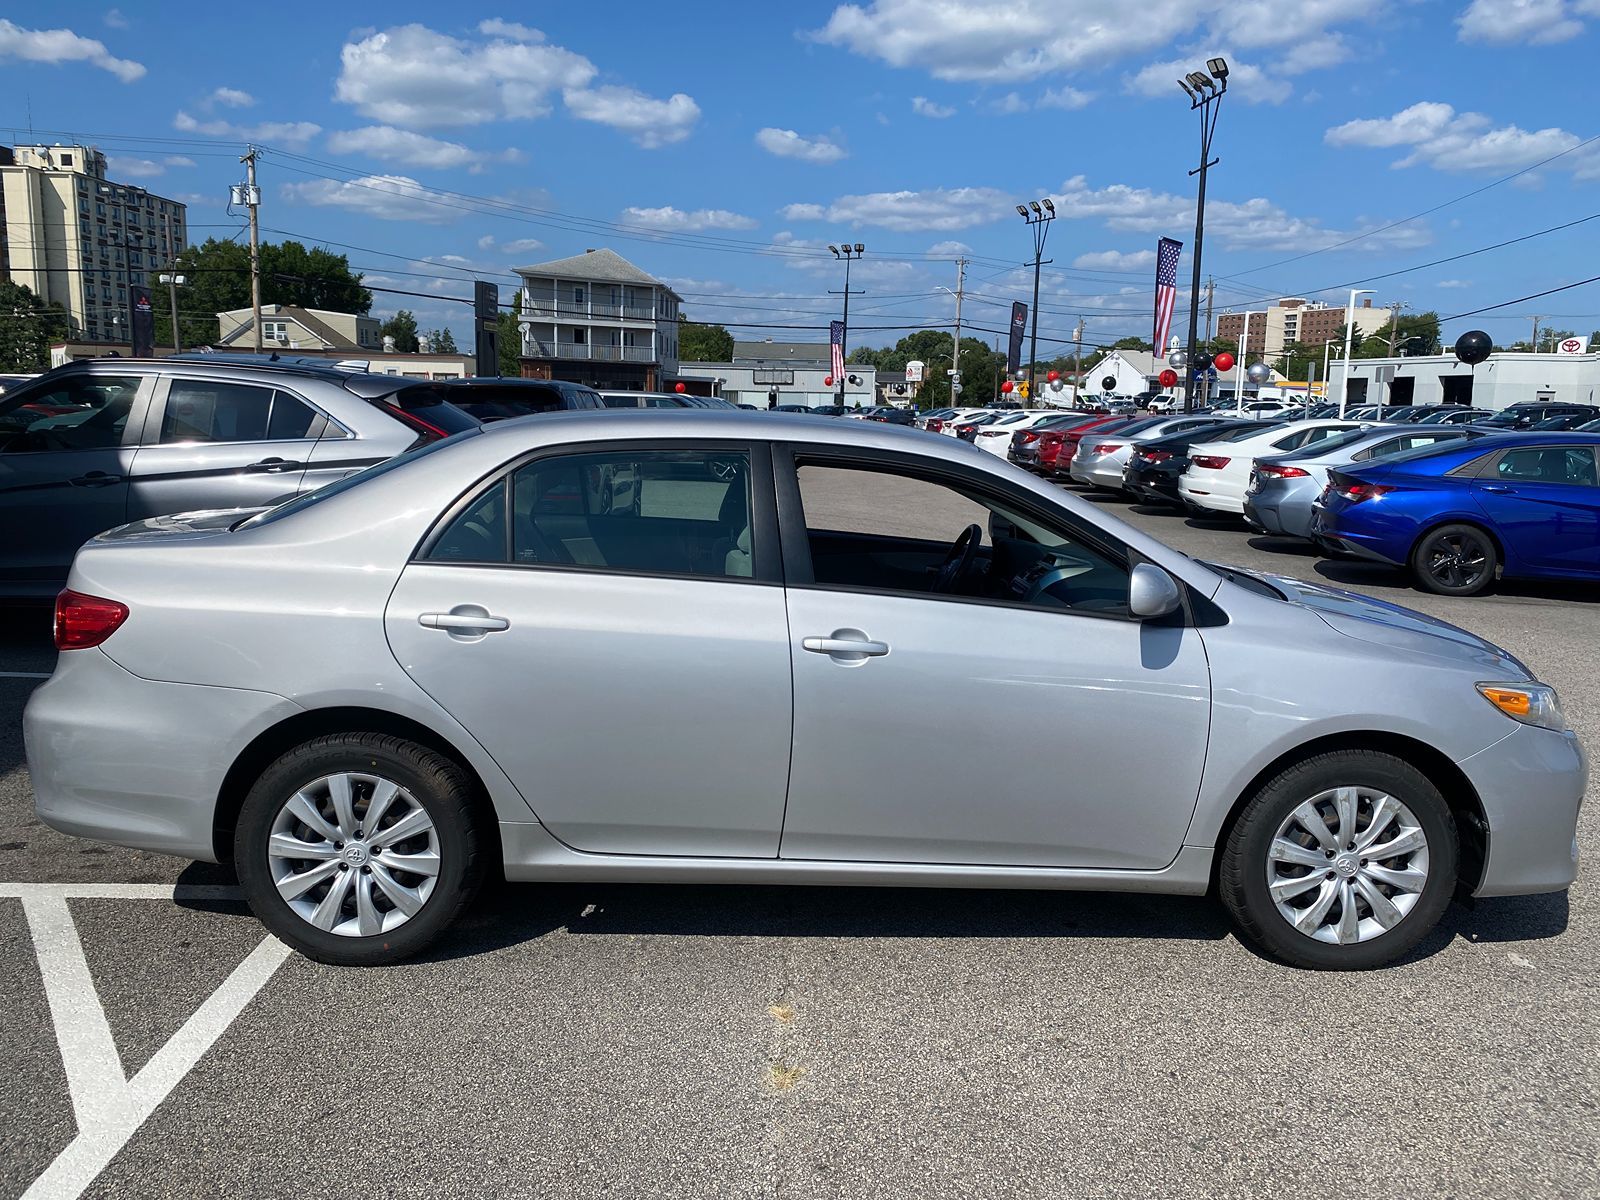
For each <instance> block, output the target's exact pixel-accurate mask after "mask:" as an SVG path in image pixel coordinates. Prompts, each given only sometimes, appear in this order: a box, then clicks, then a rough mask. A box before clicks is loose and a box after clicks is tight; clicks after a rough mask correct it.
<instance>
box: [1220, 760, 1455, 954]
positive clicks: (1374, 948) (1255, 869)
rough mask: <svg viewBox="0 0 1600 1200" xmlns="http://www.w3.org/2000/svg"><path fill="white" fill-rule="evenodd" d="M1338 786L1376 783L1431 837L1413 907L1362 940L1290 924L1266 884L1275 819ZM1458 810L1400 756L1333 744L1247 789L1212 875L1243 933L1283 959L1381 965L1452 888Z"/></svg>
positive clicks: (1423, 929) (1421, 931)
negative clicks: (1326, 938)
mask: <svg viewBox="0 0 1600 1200" xmlns="http://www.w3.org/2000/svg"><path fill="white" fill-rule="evenodd" d="M1338 787H1360V788H1375V789H1378V790H1381V791H1383V792H1386V793H1388V794H1389V795H1391V796H1393V797H1394V798H1395V799H1396V800H1398V801H1400V802H1401V803H1402V804H1404V805H1405V806H1406V807H1407V808H1409V809H1410V810H1411V812H1412V814H1413V815H1415V817H1416V819H1417V823H1418V825H1419V826H1420V827H1421V829H1422V831H1423V833H1424V834H1426V836H1427V840H1428V856H1429V863H1428V879H1427V882H1426V883H1425V884H1424V885H1423V888H1422V891H1421V893H1420V894H1419V895H1418V899H1417V902H1416V904H1415V906H1414V907H1413V908H1412V909H1411V911H1410V912H1408V913H1406V914H1405V916H1404V917H1403V918H1401V920H1400V921H1399V923H1398V924H1396V925H1395V926H1394V927H1393V928H1392V929H1390V930H1388V931H1387V932H1384V933H1381V934H1379V935H1378V936H1376V937H1373V938H1371V939H1369V940H1367V941H1360V942H1354V943H1351V944H1349V945H1338V944H1334V943H1329V942H1323V941H1318V940H1317V939H1315V938H1313V937H1311V936H1310V935H1308V934H1305V933H1301V932H1300V931H1299V930H1298V929H1296V928H1294V926H1293V925H1291V924H1290V923H1289V921H1288V920H1286V919H1285V918H1284V916H1283V915H1282V914H1281V913H1279V911H1278V908H1277V905H1276V903H1275V902H1274V900H1273V897H1272V894H1271V892H1270V890H1269V887H1268V880H1267V869H1268V863H1269V858H1268V851H1269V848H1270V847H1271V845H1272V841H1273V839H1274V838H1275V837H1276V835H1277V832H1278V829H1279V827H1280V825H1282V823H1283V822H1284V821H1285V820H1286V819H1287V818H1288V817H1289V815H1290V814H1291V813H1292V812H1293V811H1294V810H1295V809H1296V808H1298V807H1299V806H1300V805H1301V804H1303V803H1304V802H1305V801H1306V800H1308V799H1310V798H1312V797H1313V796H1316V795H1318V794H1319V793H1322V792H1325V791H1329V790H1331V789H1333V788H1338ZM1458 846H1459V843H1458V840H1457V834H1456V823H1455V818H1454V816H1453V815H1452V814H1451V812H1450V806H1449V805H1448V804H1447V803H1445V799H1444V797H1443V796H1442V795H1440V793H1439V789H1438V788H1436V787H1434V785H1433V784H1432V783H1431V782H1430V781H1429V780H1428V778H1427V776H1425V775H1424V774H1423V773H1422V772H1421V771H1419V770H1417V768H1416V767H1414V766H1412V765H1411V764H1410V763H1408V762H1406V761H1404V760H1403V759H1399V758H1395V757H1394V756H1393V755H1389V754H1382V753H1378V752H1376V751H1371V750H1336V751H1330V752H1328V753H1325V754H1318V755H1314V756H1312V757H1311V758H1307V759H1305V760H1304V761H1302V762H1299V763H1296V764H1295V765H1293V766H1291V767H1287V768H1285V769H1284V770H1283V771H1281V772H1279V773H1278V774H1277V775H1276V776H1274V777H1273V778H1272V779H1270V780H1268V781H1267V783H1266V784H1265V785H1264V786H1263V787H1262V788H1261V790H1260V791H1258V792H1257V793H1256V794H1255V795H1254V796H1253V797H1251V799H1250V801H1249V803H1247V804H1246V805H1245V807H1244V810H1243V811H1242V812H1241V813H1240V814H1239V819H1238V820H1237V821H1236V822H1235V823H1234V826H1233V829H1232V830H1231V832H1230V833H1229V835H1228V840H1227V844H1226V845H1225V846H1224V847H1223V851H1222V859H1221V862H1220V864H1219V866H1218V872H1217V882H1218V890H1219V892H1220V893H1221V898H1222V902H1223V904H1224V905H1225V906H1226V907H1227V909H1228V912H1229V913H1230V914H1231V915H1232V917H1233V920H1234V922H1235V924H1236V925H1237V926H1238V930H1239V933H1240V935H1241V936H1242V937H1244V938H1246V939H1247V940H1249V941H1250V942H1251V943H1252V944H1254V945H1255V946H1257V947H1258V948H1259V949H1261V950H1263V951H1264V952H1265V953H1267V954H1268V955H1270V956H1271V957H1273V958H1275V959H1277V960H1278V961H1280V962H1284V963H1287V964H1289V965H1290V966H1295V967H1306V968H1310V969H1313V970H1323V971H1360V970H1368V969H1371V968H1374V967H1382V966H1386V965H1388V964H1389V963H1391V962H1393V961H1394V960H1396V959H1397V958H1399V957H1401V956H1402V955H1404V954H1406V953H1407V952H1409V951H1410V950H1411V949H1413V948H1414V947H1415V946H1416V945H1417V943H1418V942H1420V941H1421V940H1422V939H1423V938H1424V937H1426V936H1427V935H1428V933H1429V931H1430V930H1432V929H1433V927H1434V925H1436V924H1437V923H1438V921H1439V918H1440V917H1441V916H1442V915H1443V914H1444V910H1445V909H1446V908H1447V907H1448V906H1449V903H1450V898H1451V896H1452V894H1453V893H1454V891H1455V885H1456V866H1457V862H1458V854H1459V850H1458Z"/></svg>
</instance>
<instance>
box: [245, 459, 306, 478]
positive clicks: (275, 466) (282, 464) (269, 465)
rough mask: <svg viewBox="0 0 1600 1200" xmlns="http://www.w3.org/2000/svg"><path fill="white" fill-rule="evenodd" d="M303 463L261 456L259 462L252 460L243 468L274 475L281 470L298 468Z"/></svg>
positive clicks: (303, 464)
mask: <svg viewBox="0 0 1600 1200" xmlns="http://www.w3.org/2000/svg"><path fill="white" fill-rule="evenodd" d="M303 466H305V463H297V462H290V461H289V460H288V459H287V458H263V459H262V460H261V461H260V462H253V463H251V464H250V465H249V466H248V467H246V468H245V470H246V471H264V472H266V473H267V474H271V475H276V474H278V473H279V472H281V471H293V470H298V469H299V468H300V467H303Z"/></svg>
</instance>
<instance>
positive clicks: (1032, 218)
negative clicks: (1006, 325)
mask: <svg viewBox="0 0 1600 1200" xmlns="http://www.w3.org/2000/svg"><path fill="white" fill-rule="evenodd" d="M1041 204H1042V205H1044V207H1043V208H1041V207H1039V206H1040V205H1041ZM1017 213H1018V215H1019V216H1021V217H1022V219H1023V220H1024V221H1026V222H1027V223H1028V228H1029V229H1031V230H1033V333H1032V334H1031V335H1030V337H1029V339H1028V403H1030V404H1032V403H1033V399H1034V397H1035V396H1037V395H1038V394H1039V381H1038V380H1037V379H1035V378H1034V376H1035V374H1036V373H1037V372H1038V370H1039V268H1040V267H1041V266H1043V265H1044V261H1045V260H1044V239H1045V238H1046V237H1048V236H1049V234H1050V222H1051V221H1054V220H1055V219H1056V206H1055V203H1054V202H1053V201H1051V200H1030V201H1028V203H1026V204H1019V205H1017Z"/></svg>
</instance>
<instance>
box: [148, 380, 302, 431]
mask: <svg viewBox="0 0 1600 1200" xmlns="http://www.w3.org/2000/svg"><path fill="white" fill-rule="evenodd" d="M315 418H316V414H315V413H314V412H313V411H312V410H311V409H310V408H309V407H308V406H306V405H305V404H304V403H302V402H301V401H299V400H297V399H295V398H294V397H293V396H290V395H288V394H287V393H284V392H280V391H275V390H274V389H272V388H269V387H258V386H256V385H254V384H248V383H221V382H213V381H211V380H202V379H174V380H173V381H172V384H171V386H170V387H169V388H168V390H167V404H166V409H165V411H164V412H163V413H162V415H161V430H160V434H159V438H158V440H159V441H160V442H162V443H163V444H168V443H175V442H264V441H284V440H298V439H302V438H305V437H308V436H309V434H310V429H311V423H312V422H313V421H314V420H315Z"/></svg>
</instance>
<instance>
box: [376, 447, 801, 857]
mask: <svg viewBox="0 0 1600 1200" xmlns="http://www.w3.org/2000/svg"><path fill="white" fill-rule="evenodd" d="M752 462H756V463H757V464H758V469H757V470H756V471H754V472H752V470H751V466H752ZM770 495H771V493H770V472H768V471H766V470H765V458H764V457H763V456H761V455H757V454H755V453H754V452H753V451H752V449H751V448H750V447H749V446H746V445H737V446H720V447H702V448H692V447H687V446H686V447H684V448H683V449H678V450H663V449H659V448H651V449H644V450H626V449H617V448H597V449H595V450H593V451H577V450H573V449H571V448H563V449H562V450H561V451H558V452H554V453H551V454H547V455H545V456H542V457H539V458H536V459H534V460H533V461H531V462H529V463H528V464H526V465H524V466H522V467H520V468H519V469H517V470H515V471H514V472H511V473H509V474H506V475H503V476H502V477H500V478H498V479H496V480H494V481H493V482H491V483H489V484H488V485H486V486H484V487H483V488H482V490H480V491H478V492H477V493H476V495H474V496H471V497H469V498H468V500H467V501H466V502H465V503H464V504H463V505H462V506H461V508H460V510H459V511H458V512H457V513H455V514H454V515H452V516H450V517H449V518H447V519H446V520H445V521H443V522H442V523H441V526H440V532H439V533H438V534H437V535H436V536H435V537H434V538H433V540H432V541H431V543H429V544H426V545H425V546H424V548H423V550H422V551H421V553H420V554H419V556H418V560H417V561H415V562H413V563H412V564H411V565H410V566H408V567H407V568H406V569H405V572H404V573H403V574H402V576H401V579H400V582H399V585H398V586H397V587H396V588H395V591H394V594H393V596H392V597H391V598H390V602H389V609H388V614H387V618H386V625H387V630H388V635H389V644H390V646H391V647H392V648H393V650H394V653H395V656H396V658H397V659H398V660H399V662H400V664H401V666H402V667H404V668H405V670H406V671H407V672H408V673H409V674H410V675H411V677H412V678H413V679H415V680H416V682H417V683H418V684H419V685H420V686H421V687H422V689H423V690H424V691H426V692H427V693H428V694H429V695H430V696H432V697H433V699H434V700H435V701H436V702H438V704H439V705H440V706H441V707H442V708H444V709H445V710H446V711H447V712H449V713H450V715H451V716H452V717H454V718H455V719H456V720H457V721H459V722H460V723H461V724H462V725H463V726H465V727H466V729H467V730H468V731H469V732H470V733H471V734H472V735H473V736H474V737H476V738H477V739H478V741H479V742H481V743H482V744H483V746H484V747H485V749H487V750H488V751H489V753H490V754H491V755H493V756H494V758H495V760H496V761H497V762H498V763H499V764H500V766H501V768H502V769H503V770H504V771H505V772H506V774H507V775H508V776H509V777H510V778H511V780H512V781H513V782H514V783H515V784H516V785H517V787H518V788H519V789H520V790H521V792H522V795H523V797H524V798H525V799H526V800H527V802H528V804H529V805H530V806H531V807H532V808H533V810H534V812H535V813H536V814H537V815H538V817H539V819H540V821H542V822H543V823H544V824H545V825H546V826H547V827H548V828H549V829H550V831H551V832H552V833H553V834H554V835H555V836H556V837H558V838H560V839H561V840H562V841H564V842H566V843H567V844H568V845H570V846H573V847H575V848H577V849H579V850H586V851H593V852H599V853H606V854H651V855H657V854H670V855H715V856H733V857H768V858H770V857H773V856H775V855H776V854H777V852H778V835H779V831H780V829H781V827H782V823H783V802H784V794H785V789H786V786H787V782H788V773H789V738H790V725H791V719H792V705H791V698H790V678H789V643H788V626H787V621H786V613H785V609H784V597H783V588H782V587H781V586H780V585H779V583H778V575H779V569H778V566H777V547H776V528H775V523H774V520H773V518H772V515H771V514H772V503H771V498H770Z"/></svg>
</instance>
